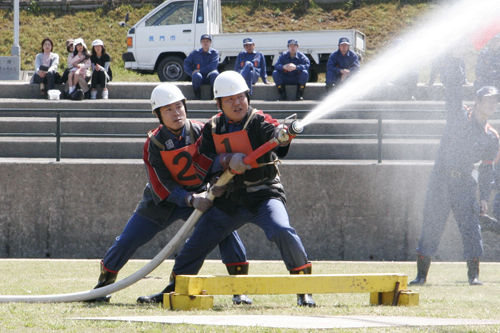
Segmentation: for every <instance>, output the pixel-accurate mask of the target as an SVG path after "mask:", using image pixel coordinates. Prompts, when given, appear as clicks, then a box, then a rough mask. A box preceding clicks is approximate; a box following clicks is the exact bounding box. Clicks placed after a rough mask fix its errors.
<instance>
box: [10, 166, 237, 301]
mask: <svg viewBox="0 0 500 333" xmlns="http://www.w3.org/2000/svg"><path fill="white" fill-rule="evenodd" d="M233 176H234V175H233V174H231V173H230V172H229V170H226V171H225V172H224V173H223V174H222V176H221V177H220V178H219V180H218V181H217V183H216V184H215V186H224V185H226V184H227V183H228V182H229V181H230V180H231V179H232V178H233ZM207 199H210V200H214V195H213V194H212V193H211V192H210V191H209V192H208V194H207ZM202 215H203V212H201V211H199V210H196V209H195V210H194V212H193V213H192V214H191V216H190V217H189V218H188V220H187V221H186V222H185V223H184V224H183V225H182V227H181V229H180V230H179V231H178V232H177V234H176V235H175V236H174V237H173V238H172V239H171V240H170V242H169V243H168V244H167V245H166V246H165V247H164V248H163V250H161V252H160V253H158V254H157V255H156V257H154V258H153V259H152V260H151V261H150V262H149V263H147V264H146V266H144V267H143V268H141V269H140V270H138V271H137V272H135V273H134V274H132V275H130V276H129V277H126V278H125V279H123V280H120V281H118V282H115V283H113V284H110V285H108V286H106V287H102V288H99V289H92V290H88V291H82V292H77V293H71V294H59V295H0V303H14V302H25V303H59V302H81V301H86V300H90V299H95V298H99V297H103V296H106V295H109V294H112V293H115V292H117V291H119V290H122V289H125V288H127V287H129V286H131V285H133V284H134V283H136V282H137V281H139V280H141V279H142V278H144V277H145V276H146V275H148V274H149V273H151V272H152V271H153V270H155V269H156V267H158V266H160V264H161V263H162V262H163V261H164V260H165V259H166V258H168V257H169V256H170V255H171V254H172V253H173V252H174V251H175V249H176V248H177V246H178V245H179V244H180V242H181V241H182V240H183V239H184V238H185V237H186V236H187V235H188V234H189V232H191V230H192V229H193V228H194V226H195V225H196V223H197V222H198V220H199V219H200V217H201V216H202Z"/></svg>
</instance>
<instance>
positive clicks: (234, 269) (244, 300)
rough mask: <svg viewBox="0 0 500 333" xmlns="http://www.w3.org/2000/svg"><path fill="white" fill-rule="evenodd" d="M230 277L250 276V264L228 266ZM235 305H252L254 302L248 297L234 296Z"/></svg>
mask: <svg viewBox="0 0 500 333" xmlns="http://www.w3.org/2000/svg"><path fill="white" fill-rule="evenodd" d="M226 268H227V272H228V273H229V275H248V263H247V262H246V263H243V264H238V265H226ZM233 304H235V305H240V304H252V300H251V299H250V298H248V296H247V295H233Z"/></svg>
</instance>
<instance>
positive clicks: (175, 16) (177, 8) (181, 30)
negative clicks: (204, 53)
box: [136, 0, 195, 67]
mask: <svg viewBox="0 0 500 333" xmlns="http://www.w3.org/2000/svg"><path fill="white" fill-rule="evenodd" d="M194 2H195V1H194V0H178V1H175V0H174V1H171V2H170V3H169V4H168V5H166V6H164V7H163V8H161V9H160V10H158V11H157V12H155V13H153V14H152V15H151V16H150V17H148V18H147V19H146V20H145V22H144V24H145V25H144V26H143V27H141V29H140V30H141V31H140V33H136V53H137V58H138V59H141V65H145V66H148V65H149V66H151V65H152V66H154V64H155V62H156V59H157V58H158V55H159V54H161V53H162V52H165V51H168V52H183V53H185V54H189V53H190V52H191V51H192V50H193V49H194V46H195V41H194V35H195V25H194V23H193V22H194ZM149 66H148V67H149Z"/></svg>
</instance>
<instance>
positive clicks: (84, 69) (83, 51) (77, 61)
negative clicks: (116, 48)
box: [68, 38, 91, 99]
mask: <svg viewBox="0 0 500 333" xmlns="http://www.w3.org/2000/svg"><path fill="white" fill-rule="evenodd" d="M74 47H75V50H74V51H73V53H72V54H70V56H69V58H68V66H70V65H71V66H72V68H71V69H70V71H69V75H68V86H69V94H70V95H73V92H75V91H76V85H77V84H78V85H79V86H80V90H81V91H79V92H78V94H76V95H74V96H72V99H83V97H84V96H83V95H82V93H83V94H84V95H87V96H86V97H87V98H90V94H89V91H90V89H89V86H88V78H90V73H89V72H90V66H91V62H90V54H89V52H88V51H87V45H85V42H84V41H83V39H82V38H77V39H75V42H74Z"/></svg>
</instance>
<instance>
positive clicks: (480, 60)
mask: <svg viewBox="0 0 500 333" xmlns="http://www.w3.org/2000/svg"><path fill="white" fill-rule="evenodd" d="M484 86H493V87H495V88H497V89H500V34H498V35H496V36H495V37H493V38H492V39H491V40H490V41H489V42H488V44H487V45H486V47H485V48H484V49H483V50H482V51H481V53H480V54H479V56H478V57H477V65H476V80H475V81H474V87H475V88H476V89H480V88H482V87H484Z"/></svg>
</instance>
